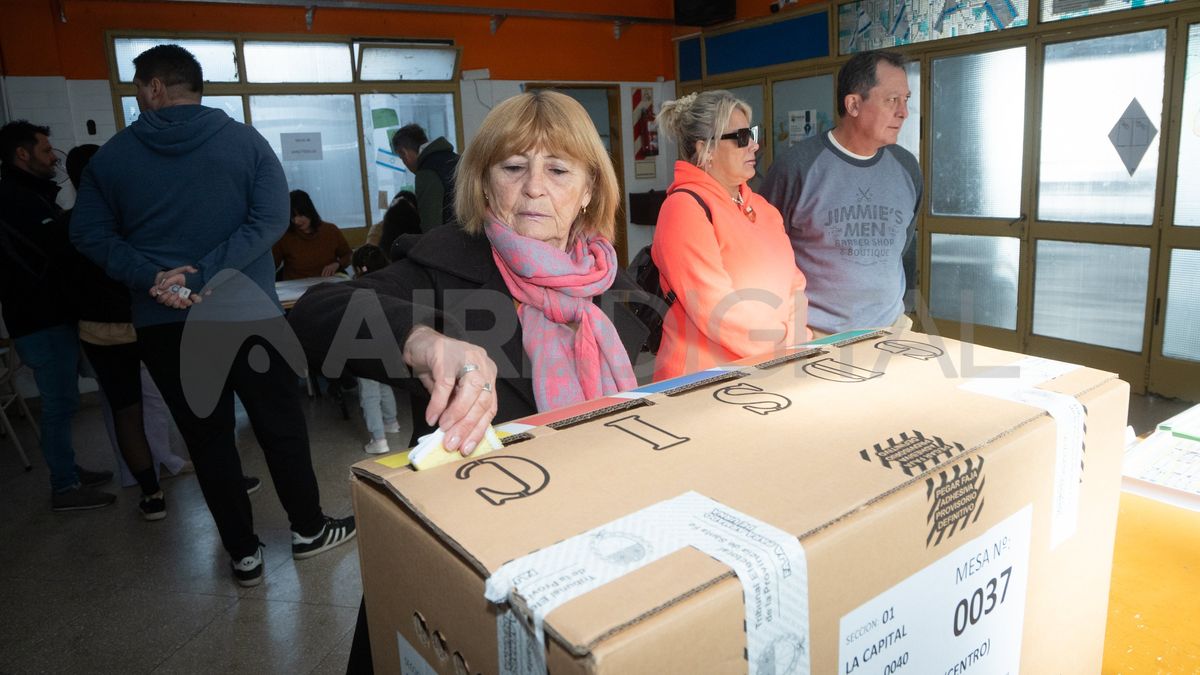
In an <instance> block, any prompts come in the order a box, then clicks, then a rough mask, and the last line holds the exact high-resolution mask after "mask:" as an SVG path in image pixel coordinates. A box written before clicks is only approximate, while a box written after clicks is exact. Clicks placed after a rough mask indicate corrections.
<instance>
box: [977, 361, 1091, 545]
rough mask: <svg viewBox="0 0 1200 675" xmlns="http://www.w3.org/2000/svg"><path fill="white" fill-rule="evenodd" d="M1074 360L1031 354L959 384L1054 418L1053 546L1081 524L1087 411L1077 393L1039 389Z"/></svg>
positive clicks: (1068, 536) (1069, 368)
mask: <svg viewBox="0 0 1200 675" xmlns="http://www.w3.org/2000/svg"><path fill="white" fill-rule="evenodd" d="M1078 369H1079V366H1077V365H1075V364H1073V363H1064V362H1062V361H1054V360H1052V359H1043V358H1040V357H1036V356H1034V357H1029V358H1027V359H1022V360H1020V361H1017V362H1016V363H1013V364H1011V365H1008V366H1001V367H999V368H994V369H991V370H988V371H985V372H984V373H983V374H981V375H980V376H978V377H973V378H970V379H969V380H967V381H966V382H964V383H963V384H960V385H959V388H960V389H963V390H966V391H971V392H975V393H977V394H984V395H986V396H993V397H995V398H1002V399H1004V400H1007V401H1015V402H1017V403H1023V404H1025V405H1030V406H1033V407H1035V408H1040V409H1041V410H1045V411H1046V412H1047V413H1049V414H1050V417H1051V418H1053V419H1054V436H1055V456H1054V457H1055V462H1054V503H1053V505H1052V507H1053V513H1052V516H1051V519H1050V548H1051V549H1052V550H1053V549H1055V548H1058V545H1059V544H1061V543H1062V542H1064V541H1066V540H1067V539H1070V538H1071V536H1072V535H1074V534H1075V530H1076V528H1077V527H1078V526H1079V483H1080V481H1082V480H1083V438H1084V434H1085V432H1086V430H1087V426H1086V423H1087V411H1086V410H1084V408H1083V404H1082V403H1080V402H1079V401H1078V400H1076V399H1075V398H1074V397H1072V396H1068V395H1067V394H1060V393H1058V392H1054V391H1047V390H1045V389H1038V388H1037V387H1038V385H1040V384H1044V383H1046V382H1049V381H1050V380H1053V379H1055V378H1057V377H1061V376H1063V375H1066V374H1067V373H1069V372H1071V371H1073V370H1078Z"/></svg>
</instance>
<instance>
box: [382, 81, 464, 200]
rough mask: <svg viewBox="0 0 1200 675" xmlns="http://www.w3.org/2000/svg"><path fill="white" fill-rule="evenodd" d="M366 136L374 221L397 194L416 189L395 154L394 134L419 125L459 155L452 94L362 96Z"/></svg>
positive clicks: (409, 174) (429, 135)
mask: <svg viewBox="0 0 1200 675" xmlns="http://www.w3.org/2000/svg"><path fill="white" fill-rule="evenodd" d="M362 114H363V121H362V122H363V136H364V140H365V144H366V150H367V194H368V195H370V201H371V222H372V223H377V222H379V221H381V220H383V213H384V212H385V211H387V207H388V204H389V203H390V202H391V200H392V198H394V197H395V196H396V193H398V192H400V191H401V190H412V189H413V175H412V174H411V173H409V171H408V170H407V169H405V168H404V164H403V163H402V162H401V161H400V158H399V157H397V156H396V155H395V154H394V153H393V152H392V143H391V139H392V134H394V133H396V130H397V129H399V128H400V127H402V126H404V125H405V124H412V123H416V124H419V125H421V128H422V129H424V130H425V135H427V136H428V137H429V139H430V140H433V139H435V138H437V137H438V136H445V137H446V140H447V141H450V145H453V146H455V151H456V152H458V150H457V148H458V143H457V141H456V140H455V139H456V134H455V131H454V128H455V127H454V96H453V95H451V94H366V95H364V96H363V97H362Z"/></svg>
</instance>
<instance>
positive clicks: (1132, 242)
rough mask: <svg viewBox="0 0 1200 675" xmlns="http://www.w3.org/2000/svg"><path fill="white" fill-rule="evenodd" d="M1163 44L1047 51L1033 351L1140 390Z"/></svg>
mask: <svg viewBox="0 0 1200 675" xmlns="http://www.w3.org/2000/svg"><path fill="white" fill-rule="evenodd" d="M1167 33H1168V31H1167V29H1166V28H1165V27H1153V28H1149V29H1145V30H1140V31H1137V32H1132V33H1124V34H1119V35H1104V36H1099V37H1084V38H1080V39H1073V40H1069V41H1061V42H1047V43H1045V44H1043V45H1042V69H1041V115H1040V118H1041V128H1040V130H1039V134H1040V136H1039V139H1038V154H1037V160H1036V162H1037V166H1038V169H1037V178H1036V180H1037V186H1036V195H1035V208H1034V211H1035V217H1034V218H1033V221H1032V224H1031V235H1032V236H1031V248H1030V251H1029V254H1030V256H1031V261H1030V263H1031V268H1032V274H1033V280H1032V298H1031V300H1032V317H1031V318H1032V321H1031V326H1030V334H1029V340H1028V351H1029V353H1032V354H1040V355H1044V356H1049V357H1052V358H1059V359H1062V360H1064V361H1071V362H1074V363H1084V364H1087V365H1091V366H1095V367H1099V368H1104V369H1108V370H1114V371H1116V372H1117V373H1119V374H1120V375H1121V377H1122V379H1125V380H1126V381H1128V382H1130V383H1131V384H1132V385H1133V387H1134V390H1135V391H1142V390H1144V388H1145V383H1146V366H1147V358H1146V355H1147V353H1148V348H1149V345H1150V331H1149V330H1148V328H1149V326H1150V320H1151V318H1152V317H1151V312H1150V310H1151V300H1152V292H1151V291H1152V283H1151V282H1152V271H1153V269H1154V267H1153V266H1154V264H1155V255H1156V248H1157V247H1156V241H1157V237H1158V233H1157V231H1156V229H1157V228H1156V227H1155V225H1156V222H1157V219H1158V215H1159V214H1158V211H1157V208H1156V207H1157V205H1158V204H1159V196H1160V194H1161V193H1160V192H1159V190H1160V189H1161V183H1162V181H1160V180H1159V173H1160V145H1161V139H1162V138H1163V134H1162V129H1163V125H1164V114H1163V112H1164V111H1163V92H1164V86H1165V81H1166V43H1167ZM1100 82H1103V84H1102V85H1101V84H1100Z"/></svg>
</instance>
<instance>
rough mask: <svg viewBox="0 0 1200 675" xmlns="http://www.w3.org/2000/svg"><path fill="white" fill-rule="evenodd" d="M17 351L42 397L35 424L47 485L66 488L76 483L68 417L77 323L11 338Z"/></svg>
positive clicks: (72, 405) (72, 404)
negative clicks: (46, 470) (48, 483)
mask: <svg viewBox="0 0 1200 675" xmlns="http://www.w3.org/2000/svg"><path fill="white" fill-rule="evenodd" d="M13 344H15V345H16V347H17V355H18V356H20V357H21V360H22V361H24V362H25V365H27V366H29V368H30V370H32V371H33V381H34V382H36V383H37V387H38V394H39V395H40V396H41V397H42V414H41V419H40V420H39V424H40V427H41V431H42V456H44V457H45V458H46V466H48V467H49V468H50V489H51V490H53V491H54V492H63V491H66V490H70V489H71V488H72V487H74V486H75V485H77V484H78V483H79V477H78V476H77V475H76V473H75V447H74V446H73V445H72V444H71V418H72V417H73V416H74V415H75V411H76V410H77V409H78V408H79V327H78V326H77V325H75V324H74V323H69V324H66V323H65V324H61V325H58V326H52V327H50V328H43V329H42V330H39V331H35V332H33V333H30V334H28V335H22V336H21V337H19V338H16V339H14V340H13Z"/></svg>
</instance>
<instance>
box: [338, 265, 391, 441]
mask: <svg viewBox="0 0 1200 675" xmlns="http://www.w3.org/2000/svg"><path fill="white" fill-rule="evenodd" d="M350 264H351V265H353V267H354V274H355V276H362V275H364V274H370V273H371V272H374V271H375V270H377V269H380V268H382V267H387V265H388V259H387V254H385V253H384V252H383V249H381V248H379V247H378V246H375V245H373V244H363V245H362V246H360V247H359V248H358V250H356V251H355V252H354V258H353V260H352V261H351V263H350ZM358 401H359V403H360V404H361V405H362V413H363V421H364V422H366V423H367V431H369V432H370V433H371V440H370V441H368V442H367V444H366V445H365V446H363V450H366V451H367V452H368V453H370V454H372V455H382V454H383V453H385V452H391V448H389V447H388V442H387V434H395V433H399V432H400V423H399V422H397V421H396V396H395V394H393V393H392V387H391V385H388V384H385V383H383V382H376V381H375V380H364V379H363V378H361V377H360V378H358Z"/></svg>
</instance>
